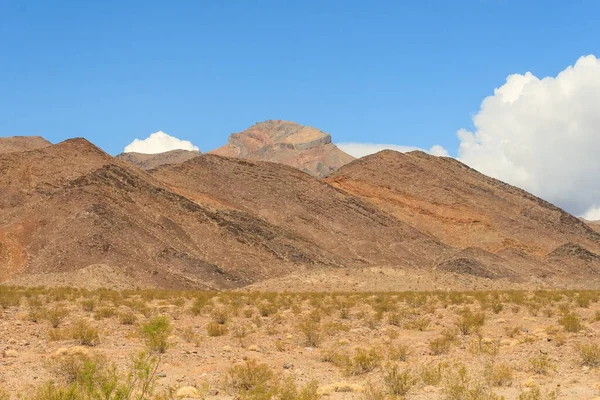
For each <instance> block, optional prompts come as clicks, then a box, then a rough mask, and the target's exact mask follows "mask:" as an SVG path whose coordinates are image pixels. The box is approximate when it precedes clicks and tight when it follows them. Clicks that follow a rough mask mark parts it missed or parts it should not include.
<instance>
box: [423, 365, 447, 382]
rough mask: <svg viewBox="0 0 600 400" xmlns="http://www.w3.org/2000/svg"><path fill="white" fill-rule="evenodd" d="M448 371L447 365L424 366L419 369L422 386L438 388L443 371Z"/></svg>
mask: <svg viewBox="0 0 600 400" xmlns="http://www.w3.org/2000/svg"><path fill="white" fill-rule="evenodd" d="M447 369H448V364H446V363H437V364H433V363H431V364H425V365H422V366H421V367H420V369H419V377H420V378H421V381H422V382H423V384H424V385H430V386H438V385H439V384H440V383H441V382H442V378H443V377H444V371H446V370H447Z"/></svg>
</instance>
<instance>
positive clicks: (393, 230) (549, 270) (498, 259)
mask: <svg viewBox="0 0 600 400" xmlns="http://www.w3.org/2000/svg"><path fill="white" fill-rule="evenodd" d="M317 137H318V135H317ZM599 254H600V234H598V233H597V232H595V231H594V230H592V229H590V227H588V226H587V225H586V224H585V223H583V222H582V221H581V220H579V219H577V218H575V217H573V216H571V215H569V214H568V213H566V212H564V211H562V210H561V209H559V208H557V207H555V206H553V205H552V204H550V203H547V202H545V201H544V200H541V199H539V198H537V197H535V196H533V195H531V194H529V193H527V192H525V191H523V190H521V189H517V188H515V187H513V186H510V185H507V184H505V183H503V182H500V181H498V180H495V179H492V178H489V177H487V176H485V175H482V174H480V173H478V172H477V171H475V170H473V169H471V168H469V167H467V166H465V165H464V164H461V163H460V162H458V161H456V160H454V159H451V158H444V157H434V156H430V155H428V154H425V153H422V152H411V153H406V154H402V153H397V152H393V151H383V152H380V153H377V154H374V155H370V156H367V157H364V158H362V159H359V160H355V161H352V162H350V163H349V164H347V165H345V166H342V167H341V168H340V169H339V170H337V171H335V172H334V173H332V174H331V175H330V176H329V177H327V178H325V179H317V178H315V177H313V176H311V175H309V174H307V173H305V172H303V171H301V170H299V169H297V168H294V167H291V166H287V165H283V164H280V163H273V162H266V161H253V160H245V159H241V158H232V157H224V156H219V155H214V154H203V155H200V154H198V155H196V156H195V157H193V158H191V159H189V160H187V161H183V162H180V163H175V164H163V165H160V166H158V167H156V168H153V169H150V170H148V171H144V170H143V169H140V168H138V167H136V166H134V165H132V164H131V163H130V162H128V161H125V160H123V159H120V158H116V157H112V156H110V155H108V154H106V153H105V152H104V151H102V150H101V149H99V148H97V147H96V146H94V145H93V144H91V143H89V142H88V141H87V140H85V139H80V138H79V139H70V140H67V141H64V142H61V143H58V144H56V145H49V146H47V147H43V148H40V149H35V150H29V151H15V152H10V153H4V154H0V282H2V283H3V284H20V285H41V284H43V285H70V286H84V287H114V288H134V287H163V288H195V289H213V290H219V289H229V288H240V287H251V288H254V289H261V290H335V289H338V290H342V289H343V290H363V291H364V290H366V291H377V290H445V289H449V288H460V289H463V290H465V289H478V288H485V289H498V288H505V289H506V288H515V287H520V288H529V287H539V286H542V287H543V286H553V287H559V286H561V287H586V288H591V287H599V286H600V279H599V277H600V256H599Z"/></svg>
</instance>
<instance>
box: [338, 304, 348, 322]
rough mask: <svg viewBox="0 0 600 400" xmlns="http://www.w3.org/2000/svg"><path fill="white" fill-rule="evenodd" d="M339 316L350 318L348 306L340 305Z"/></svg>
mask: <svg viewBox="0 0 600 400" xmlns="http://www.w3.org/2000/svg"><path fill="white" fill-rule="evenodd" d="M340 318H341V319H350V308H349V307H348V306H346V305H341V306H340Z"/></svg>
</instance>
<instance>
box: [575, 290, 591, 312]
mask: <svg viewBox="0 0 600 400" xmlns="http://www.w3.org/2000/svg"><path fill="white" fill-rule="evenodd" d="M591 301H592V297H591V296H590V294H589V293H579V295H578V296H577V297H576V298H575V302H576V303H577V305H578V306H579V307H582V308H588V307H589V306H590V303H591Z"/></svg>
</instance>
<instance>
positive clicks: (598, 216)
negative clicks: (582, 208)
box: [581, 205, 600, 221]
mask: <svg viewBox="0 0 600 400" xmlns="http://www.w3.org/2000/svg"><path fill="white" fill-rule="evenodd" d="M581 218H583V219H587V220H588V221H600V207H599V206H597V205H593V206H591V207H590V208H589V209H588V210H587V211H586V212H585V214H583V215H582V216H581Z"/></svg>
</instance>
